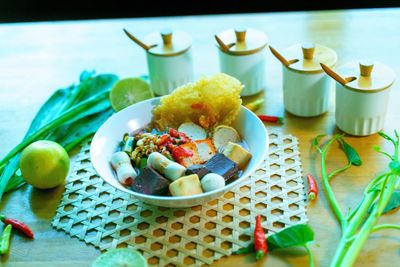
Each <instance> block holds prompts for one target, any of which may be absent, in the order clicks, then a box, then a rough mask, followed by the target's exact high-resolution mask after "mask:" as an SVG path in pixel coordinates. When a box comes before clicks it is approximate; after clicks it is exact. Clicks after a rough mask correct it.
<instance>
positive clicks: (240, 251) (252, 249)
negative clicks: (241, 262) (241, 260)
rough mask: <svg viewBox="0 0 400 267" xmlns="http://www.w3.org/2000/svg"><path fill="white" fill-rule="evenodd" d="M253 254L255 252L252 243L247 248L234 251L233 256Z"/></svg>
mask: <svg viewBox="0 0 400 267" xmlns="http://www.w3.org/2000/svg"><path fill="white" fill-rule="evenodd" d="M252 252H254V243H250V244H249V245H247V246H246V247H242V248H239V249H238V250H236V251H233V252H232V254H233V255H240V254H249V253H252Z"/></svg>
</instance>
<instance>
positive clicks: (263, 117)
mask: <svg viewBox="0 0 400 267" xmlns="http://www.w3.org/2000/svg"><path fill="white" fill-rule="evenodd" d="M257 117H258V118H259V119H260V120H261V121H263V122H279V123H283V118H282V117H276V116H268V115H257Z"/></svg>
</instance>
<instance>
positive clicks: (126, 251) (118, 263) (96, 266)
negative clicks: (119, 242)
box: [91, 248, 147, 267]
mask: <svg viewBox="0 0 400 267" xmlns="http://www.w3.org/2000/svg"><path fill="white" fill-rule="evenodd" d="M91 267H147V261H146V259H145V258H144V257H143V256H142V254H140V253H139V252H138V251H137V250H134V249H131V248H113V249H110V250H108V251H107V252H105V253H103V254H101V255H100V256H99V257H98V258H97V259H96V260H95V261H94V262H93V264H92V266H91Z"/></svg>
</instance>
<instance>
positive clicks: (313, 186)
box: [307, 174, 318, 200]
mask: <svg viewBox="0 0 400 267" xmlns="http://www.w3.org/2000/svg"><path fill="white" fill-rule="evenodd" d="M307 182H308V199H310V200H314V199H316V198H317V196H318V186H317V182H316V181H315V178H314V177H313V176H312V175H311V174H308V175H307Z"/></svg>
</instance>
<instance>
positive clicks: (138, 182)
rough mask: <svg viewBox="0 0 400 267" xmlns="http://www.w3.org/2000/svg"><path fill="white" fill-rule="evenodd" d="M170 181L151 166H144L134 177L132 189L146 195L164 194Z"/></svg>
mask: <svg viewBox="0 0 400 267" xmlns="http://www.w3.org/2000/svg"><path fill="white" fill-rule="evenodd" d="M169 184H170V182H169V181H168V180H167V179H166V178H164V177H163V176H162V175H160V174H159V173H158V172H156V171H155V170H154V169H153V168H150V167H145V168H144V169H143V170H142V171H141V172H140V174H139V175H138V176H137V177H136V178H135V180H134V181H133V184H132V190H133V191H135V192H138V193H142V194H147V195H157V196H161V195H165V194H167V193H168V186H169Z"/></svg>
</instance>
